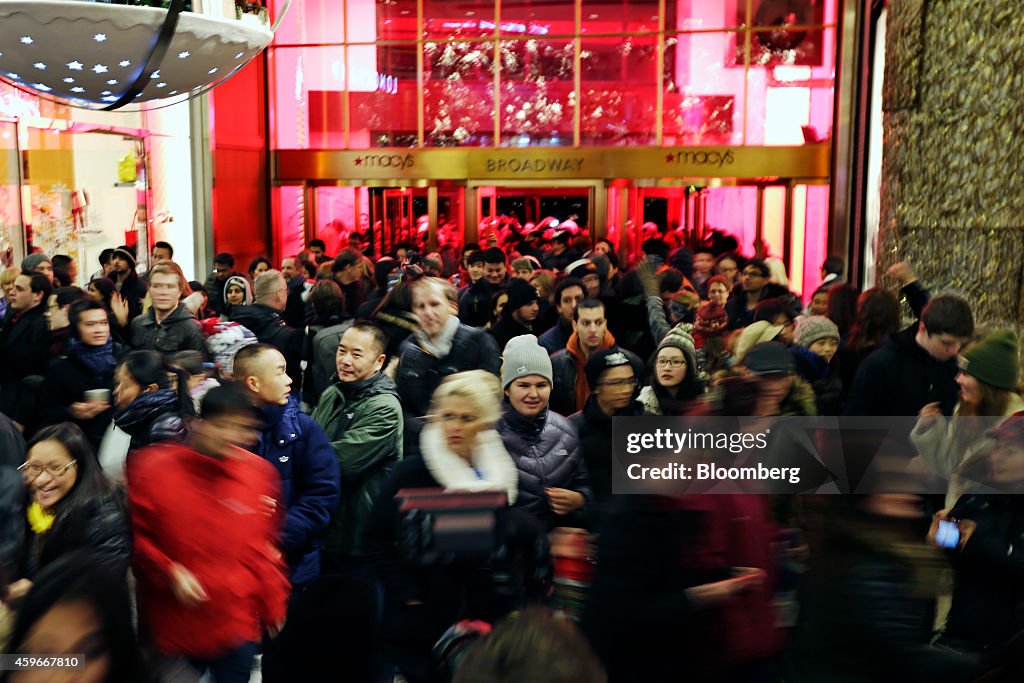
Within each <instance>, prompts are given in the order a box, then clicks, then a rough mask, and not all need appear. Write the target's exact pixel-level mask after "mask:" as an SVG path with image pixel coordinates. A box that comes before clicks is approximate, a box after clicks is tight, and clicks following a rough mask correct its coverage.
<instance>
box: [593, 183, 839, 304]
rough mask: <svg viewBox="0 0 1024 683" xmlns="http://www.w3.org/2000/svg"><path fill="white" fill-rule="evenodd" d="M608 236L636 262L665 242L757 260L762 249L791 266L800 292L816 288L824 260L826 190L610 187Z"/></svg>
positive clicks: (813, 187) (779, 186)
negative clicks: (657, 241) (644, 250)
mask: <svg viewBox="0 0 1024 683" xmlns="http://www.w3.org/2000/svg"><path fill="white" fill-rule="evenodd" d="M608 205H609V207H610V211H609V214H608V226H609V228H608V236H609V238H610V239H612V243H613V244H616V245H617V247H618V249H619V255H620V257H624V258H625V259H626V262H627V263H632V262H633V261H634V260H635V258H636V257H637V255H639V254H640V253H641V245H642V244H643V241H644V240H645V239H648V238H650V237H655V236H661V237H662V238H663V239H665V241H666V242H668V243H669V245H670V246H672V247H678V246H685V247H687V248H689V249H690V250H691V251H692V250H696V249H702V248H709V249H710V250H711V251H713V252H714V253H719V252H722V251H738V252H740V253H742V254H744V255H746V256H748V257H749V256H752V255H753V254H754V253H755V252H756V251H757V247H758V243H762V244H763V249H764V251H765V253H766V255H768V256H775V257H778V258H779V259H781V260H782V261H783V263H784V264H785V266H786V272H787V273H788V275H789V285H788V286H789V288H790V289H791V290H792V291H793V292H795V293H797V294H802V293H803V292H806V291H811V290H813V288H814V287H815V286H816V285H817V281H818V268H819V267H820V265H821V263H822V261H824V259H825V255H826V254H825V252H826V249H827V229H828V186H827V185H810V184H803V183H798V182H795V181H787V180H779V181H775V182H773V183H770V184H769V183H760V184H750V185H739V184H736V185H721V186H710V185H678V186H668V187H659V186H656V185H655V184H654V181H651V185H649V186H641V185H636V184H631V183H629V182H626V181H612V183H611V184H610V185H609V188H608Z"/></svg>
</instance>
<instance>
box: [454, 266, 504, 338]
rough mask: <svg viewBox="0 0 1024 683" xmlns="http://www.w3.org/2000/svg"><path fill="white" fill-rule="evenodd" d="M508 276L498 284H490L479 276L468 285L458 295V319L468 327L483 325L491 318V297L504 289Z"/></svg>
mask: <svg viewBox="0 0 1024 683" xmlns="http://www.w3.org/2000/svg"><path fill="white" fill-rule="evenodd" d="M507 284H508V278H507V277H506V278H505V281H504V282H502V283H501V284H500V285H492V284H490V283H489V282H487V280H486V279H484V278H480V279H479V280H477V281H476V282H474V283H473V284H471V285H469V287H467V288H466V290H465V291H464V292H462V295H461V296H460V297H459V320H461V321H462V322H463V323H464V324H466V325H469V326H470V327H483V326H484V325H486V324H487V323H488V322H489V321H490V319H491V313H492V312H493V311H492V310H491V299H493V298H494V295H495V294H497V293H498V292H500V291H501V290H503V289H505V286H506V285H507Z"/></svg>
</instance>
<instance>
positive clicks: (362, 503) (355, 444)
mask: <svg viewBox="0 0 1024 683" xmlns="http://www.w3.org/2000/svg"><path fill="white" fill-rule="evenodd" d="M387 343H388V339H387V335H386V334H385V333H384V330H382V329H381V328H380V327H378V326H377V325H375V324H373V323H369V322H357V323H355V324H354V325H352V327H350V328H348V330H346V331H345V334H343V335H342V337H341V341H340V343H339V344H338V353H337V356H336V363H337V375H335V377H334V381H333V383H332V384H331V386H330V387H329V388H328V389H327V391H325V392H324V393H323V396H321V397H320V402H319V403H317V406H316V410H314V411H313V419H314V420H315V421H316V422H317V423H318V424H319V425H320V426H321V427H323V428H324V431H325V432H326V433H327V438H328V439H330V440H331V445H332V446H333V447H334V455H335V457H336V458H337V460H338V464H339V466H340V467H341V480H342V481H343V482H344V485H343V486H342V490H341V501H340V503H339V504H338V508H337V511H336V512H335V513H334V515H333V516H332V518H331V522H330V524H329V525H328V527H327V531H326V532H325V534H324V557H323V566H324V568H325V570H326V571H327V572H329V573H334V572H337V571H343V570H346V569H351V568H353V567H354V566H357V563H358V562H359V561H360V560H361V559H362V558H363V556H364V555H365V549H364V547H363V534H364V530H365V528H366V524H367V521H368V520H369V517H370V510H371V509H372V507H373V503H374V501H375V500H376V499H377V495H378V493H379V492H380V490H381V488H382V487H383V485H384V482H385V481H386V479H387V476H388V474H389V472H390V471H391V467H392V466H393V465H394V463H396V462H398V461H399V460H401V459H402V404H401V403H400V402H399V399H398V387H396V386H395V383H394V381H392V379H391V378H390V377H388V376H387V375H385V374H384V373H383V372H382V369H383V367H384V361H385V360H386V356H385V354H384V350H385V349H386V348H387Z"/></svg>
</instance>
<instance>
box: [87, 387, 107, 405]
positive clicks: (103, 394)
mask: <svg viewBox="0 0 1024 683" xmlns="http://www.w3.org/2000/svg"><path fill="white" fill-rule="evenodd" d="M85 400H86V401H96V402H98V403H110V389H90V390H89V391H87V392H85Z"/></svg>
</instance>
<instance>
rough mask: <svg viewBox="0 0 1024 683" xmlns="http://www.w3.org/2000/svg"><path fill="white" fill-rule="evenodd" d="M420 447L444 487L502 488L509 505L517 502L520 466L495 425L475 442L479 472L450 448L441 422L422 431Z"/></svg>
mask: <svg viewBox="0 0 1024 683" xmlns="http://www.w3.org/2000/svg"><path fill="white" fill-rule="evenodd" d="M420 451H421V452H422V454H423V462H424V463H426V465H427V469H428V470H430V474H431V475H432V476H433V477H434V479H436V480H437V483H438V484H440V485H441V486H443V487H444V488H446V489H450V490H454V491H486V490H490V489H500V490H502V491H506V492H507V493H508V504H509V505H512V504H513V503H515V502H516V496H517V495H518V494H519V470H517V469H516V464H515V462H514V461H513V460H512V456H510V455H509V454H508V451H507V450H505V444H504V443H502V441H501V437H500V436H499V435H498V432H496V431H494V430H493V429H489V430H487V431H486V432H481V433H480V434H478V435H477V437H476V443H475V444H473V465H474V466H475V467H476V470H478V471H479V475H478V474H477V472H476V471H474V469H473V467H470V466H469V464H468V463H467V462H466V461H465V460H463V459H462V458H460V457H459V456H457V455H455V454H454V453H452V452H451V451H450V450H449V449H448V444H446V443H445V440H444V430H443V429H442V428H441V426H440V425H438V424H434V423H428V424H427V425H426V426H425V427H424V428H423V431H422V432H420Z"/></svg>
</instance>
